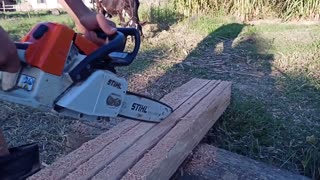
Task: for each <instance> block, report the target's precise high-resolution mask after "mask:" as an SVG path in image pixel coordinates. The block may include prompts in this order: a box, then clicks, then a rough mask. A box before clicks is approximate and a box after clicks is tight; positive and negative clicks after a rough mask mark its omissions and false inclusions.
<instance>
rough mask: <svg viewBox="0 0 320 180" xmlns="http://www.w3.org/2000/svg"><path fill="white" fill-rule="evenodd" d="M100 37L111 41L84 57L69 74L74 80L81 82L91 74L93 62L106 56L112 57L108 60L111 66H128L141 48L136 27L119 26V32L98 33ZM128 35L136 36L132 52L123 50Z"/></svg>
mask: <svg viewBox="0 0 320 180" xmlns="http://www.w3.org/2000/svg"><path fill="white" fill-rule="evenodd" d="M97 35H98V37H101V38H104V39H105V38H106V37H108V38H109V43H107V44H105V45H103V46H101V47H100V48H98V49H97V50H96V51H94V52H93V53H91V54H89V55H88V56H87V57H86V58H84V59H83V60H82V61H81V62H80V63H79V64H78V65H77V66H76V67H75V68H74V69H73V70H71V72H69V76H70V77H71V79H72V80H73V81H74V82H79V81H81V80H83V79H85V78H87V77H89V76H90V74H91V73H92V71H93V69H92V67H91V64H92V63H94V62H95V61H98V60H101V59H103V58H105V57H108V56H109V57H110V58H111V60H110V61H108V62H107V65H108V66H110V67H115V66H127V65H129V64H131V63H132V62H133V60H134V58H135V57H136V55H137V54H138V51H139V48H140V34H139V32H138V30H136V29H135V28H117V32H116V33H115V34H114V35H112V36H107V35H106V34H101V33H100V32H98V33H97ZM127 36H134V37H135V45H134V49H133V51H132V52H130V53H127V52H123V51H124V48H125V45H126V40H127Z"/></svg>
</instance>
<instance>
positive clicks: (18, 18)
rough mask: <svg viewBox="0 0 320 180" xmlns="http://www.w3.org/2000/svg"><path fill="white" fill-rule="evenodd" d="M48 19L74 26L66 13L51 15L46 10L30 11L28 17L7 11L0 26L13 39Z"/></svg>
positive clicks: (17, 38)
mask: <svg viewBox="0 0 320 180" xmlns="http://www.w3.org/2000/svg"><path fill="white" fill-rule="evenodd" d="M48 21H50V22H57V23H61V24H65V25H67V26H69V27H71V28H74V27H75V24H74V22H73V21H72V19H71V18H70V17H69V16H68V15H66V14H63V15H60V16H53V15H50V14H48V13H46V12H40V13H31V14H30V18H28V17H26V16H25V14H24V15H23V14H22V13H20V14H19V13H8V14H6V15H5V16H4V17H3V18H2V19H0V26H2V27H3V28H4V29H5V30H6V31H7V32H8V33H9V34H10V36H11V37H12V38H13V39H14V40H19V39H20V38H22V37H23V36H24V35H25V34H26V33H27V32H29V30H31V28H32V27H33V26H34V25H35V24H37V23H40V22H48Z"/></svg>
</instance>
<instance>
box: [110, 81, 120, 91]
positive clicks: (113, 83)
mask: <svg viewBox="0 0 320 180" xmlns="http://www.w3.org/2000/svg"><path fill="white" fill-rule="evenodd" d="M107 84H108V85H109V86H112V87H115V88H117V89H121V83H119V82H117V81H114V80H112V79H110V80H109V81H108V83H107Z"/></svg>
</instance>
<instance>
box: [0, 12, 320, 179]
mask: <svg viewBox="0 0 320 180" xmlns="http://www.w3.org/2000/svg"><path fill="white" fill-rule="evenodd" d="M175 13H176V12H175V11H173V10H170V9H165V8H164V9H161V8H158V9H157V8H156V9H154V10H153V11H152V12H147V11H141V15H142V17H143V18H141V19H142V20H144V19H147V20H148V21H150V22H152V23H159V24H165V23H166V22H167V23H168V25H170V28H169V29H166V30H165V31H162V32H161V30H163V29H160V30H159V32H158V33H157V34H156V36H154V37H153V38H146V39H145V40H144V41H143V42H142V45H141V51H140V53H139V55H138V57H137V58H136V60H135V61H134V62H133V63H132V65H131V66H128V67H123V68H120V69H119V71H120V73H121V74H122V75H124V76H126V78H128V79H130V85H131V86H132V88H133V89H135V88H136V89H138V90H141V91H143V92H148V93H149V94H150V95H152V96H154V97H157V98H159V97H161V96H162V95H164V94H166V93H168V92H170V91H171V90H172V89H173V88H175V87H177V86H179V85H181V84H182V83H183V82H185V81H186V80H188V79H191V78H194V77H200V78H207V79H222V80H228V81H232V82H233V87H232V88H233V89H232V103H231V105H230V106H229V107H228V109H227V111H226V112H225V113H224V115H223V116H222V117H221V118H220V119H219V121H218V122H217V124H216V125H215V126H214V127H213V128H212V129H211V130H210V132H209V133H208V134H207V135H206V137H205V139H204V140H203V141H204V142H208V143H210V144H213V145H215V146H218V147H221V148H224V149H227V150H229V151H232V152H236V153H239V154H243V155H245V156H248V157H250V158H253V159H256V160H259V161H263V162H266V163H268V164H272V165H275V166H277V167H281V168H284V169H288V170H290V171H292V172H296V173H300V174H303V175H306V176H308V177H311V178H313V179H317V178H319V177H320V169H319V167H320V153H319V152H320V151H319V150H320V149H319V147H320V144H319V143H320V142H319V138H320V131H319V128H320V127H319V126H320V119H319V114H320V103H319V102H320V95H319V94H320V93H319V90H320V89H319V88H320V82H319V78H320V74H319V72H320V63H319V57H320V53H319V51H318V49H319V47H320V42H319V38H320V37H319V36H320V35H319V32H320V27H319V25H301V24H282V23H281V24H257V25H250V24H242V23H239V22H236V21H235V19H233V18H228V17H212V16H200V15H199V16H197V15H194V16H192V17H190V18H188V19H183V18H180V17H179V18H173V17H172V16H173V14H175ZM39 21H55V22H62V23H65V24H67V25H69V26H70V27H74V24H73V22H72V21H71V19H70V18H69V17H68V16H67V15H60V16H50V15H47V14H41V15H36V14H35V15H32V18H26V17H23V16H22V17H19V16H18V15H15V16H13V15H12V16H11V17H10V19H0V24H1V26H3V27H4V29H6V30H8V31H9V32H10V34H11V36H12V37H14V38H15V39H19V38H21V37H22V36H23V35H24V34H25V33H26V32H28V31H29V29H30V28H31V26H32V25H34V24H35V23H36V22H39ZM13 22H14V23H13ZM217 47H220V48H221V52H219V53H217V52H216V51H215V50H216V49H217ZM240 73H241V74H240ZM261 74H262V75H261ZM135 75H136V76H135ZM142 89H143V90H142ZM6 107H7V106H6ZM8 108H9V106H8ZM10 112H11V111H10ZM11 113H13V112H11ZM11 113H10V114H9V115H8V117H6V118H8V119H10V116H13V115H12V114H11ZM3 114H4V115H6V113H3ZM46 115H47V114H46ZM20 116H22V115H21V114H20ZM20 116H19V118H25V117H26V118H28V117H33V118H34V116H35V115H33V116H31V115H30V116H28V115H26V113H24V116H23V117H20ZM42 116H43V117H44V115H42ZM13 117H15V116H13ZM16 119H17V118H14V119H13V120H11V121H10V122H15V123H14V124H11V125H10V126H9V125H8V126H6V127H8V129H7V131H6V132H7V133H8V134H10V135H12V136H11V137H12V139H13V141H15V140H14V137H17V136H19V137H24V136H23V133H19V130H17V129H15V128H12V127H13V126H16V125H19V127H21V128H23V127H27V124H24V123H22V124H20V123H21V122H20V121H17V120H16ZM34 119H37V118H34ZM44 119H45V118H43V119H42V121H43V122H44V123H45V125H44V126H43V127H46V128H48V127H54V125H52V126H50V122H48V121H46V120H44ZM57 121H58V120H57V117H55V120H54V121H53V122H55V123H56V122H57ZM43 122H41V123H43ZM58 122H59V121H58ZM41 123H40V125H39V128H37V130H38V129H40V130H39V132H34V133H33V132H32V134H33V135H34V136H32V137H30V136H26V137H29V138H30V139H32V138H33V139H34V140H38V139H37V138H36V136H38V135H39V134H43V131H45V129H43V128H41V126H42V125H41ZM60 123H61V122H60ZM60 123H57V126H58V128H57V129H53V130H50V135H43V136H41V143H42V144H45V145H47V146H46V147H44V149H43V150H42V151H41V152H42V154H44V151H50V152H47V153H49V154H50V156H43V157H44V159H45V160H48V159H50V160H48V161H47V162H51V160H52V159H54V158H55V157H58V156H59V155H61V153H62V152H60V151H58V150H57V148H52V149H50V148H48V146H51V145H50V144H49V145H48V142H51V144H53V145H56V144H55V143H56V141H63V140H64V138H63V137H64V136H65V133H67V132H66V130H65V129H67V128H66V127H65V126H66V125H64V124H63V123H61V124H60ZM31 124H32V123H31ZM10 127H11V128H10ZM35 131H36V130H35ZM24 133H27V131H26V132H24ZM53 134H56V136H58V138H52V137H51V136H54V135H53ZM18 140H19V141H23V140H25V139H24V138H22V139H21V138H20V139H18ZM18 140H17V141H18ZM58 147H60V146H58ZM57 151H58V152H59V153H57ZM48 157H50V158H48Z"/></svg>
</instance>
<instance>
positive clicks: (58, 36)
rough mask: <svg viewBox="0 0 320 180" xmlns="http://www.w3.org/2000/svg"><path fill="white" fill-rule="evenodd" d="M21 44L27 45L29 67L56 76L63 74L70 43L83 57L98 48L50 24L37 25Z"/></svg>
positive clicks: (71, 32) (55, 24)
mask: <svg viewBox="0 0 320 180" xmlns="http://www.w3.org/2000/svg"><path fill="white" fill-rule="evenodd" d="M21 42H22V43H27V44H28V49H27V50H26V53H25V59H26V61H27V63H28V64H29V65H31V66H34V67H37V68H39V69H41V70H43V71H44V72H46V73H49V74H53V75H57V76H60V75H61V74H62V72H63V68H64V65H65V63H66V60H67V58H68V54H69V50H70V47H71V45H72V43H73V44H74V45H75V46H76V47H77V48H78V49H79V50H80V51H81V52H83V53H84V54H85V55H88V54H90V53H92V52H93V51H94V50H96V49H97V48H98V46H97V45H96V44H94V43H92V42H91V41H89V40H87V39H86V38H84V37H83V36H82V35H80V34H78V33H76V32H75V31H74V30H72V29H71V28H69V27H67V26H65V25H62V24H57V23H51V22H45V23H39V24H37V25H36V26H34V27H33V28H32V29H31V31H29V32H28V33H27V34H26V35H25V36H24V37H23V38H22V39H21Z"/></svg>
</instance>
